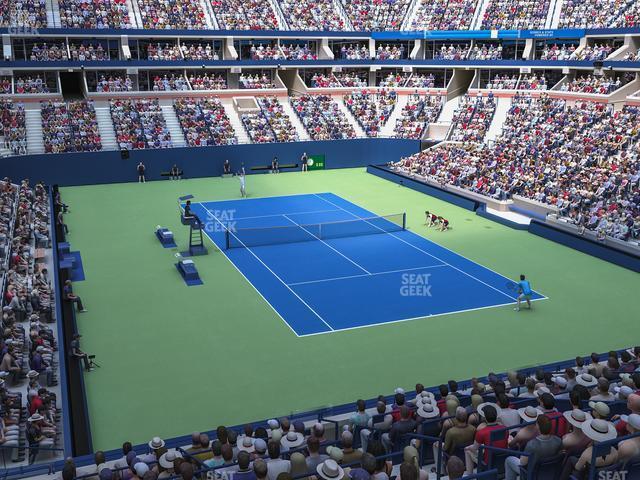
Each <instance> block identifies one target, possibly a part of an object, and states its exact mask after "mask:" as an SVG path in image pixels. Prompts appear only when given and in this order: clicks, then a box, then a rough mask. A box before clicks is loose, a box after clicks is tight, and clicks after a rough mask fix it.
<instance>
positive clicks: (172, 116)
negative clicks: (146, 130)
mask: <svg viewBox="0 0 640 480" xmlns="http://www.w3.org/2000/svg"><path fill="white" fill-rule="evenodd" d="M169 102H171V101H170V100H169ZM163 103H164V102H163V101H160V109H161V110H162V116H163V117H164V121H165V123H166V124H167V128H168V129H169V133H170V134H171V143H172V144H173V146H174V147H186V146H187V142H186V141H185V139H184V134H183V133H182V127H181V126H180V121H179V120H178V117H177V116H176V111H175V110H174V109H173V105H172V104H171V103H169V105H163Z"/></svg>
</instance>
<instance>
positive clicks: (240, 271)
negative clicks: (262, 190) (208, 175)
mask: <svg viewBox="0 0 640 480" xmlns="http://www.w3.org/2000/svg"><path fill="white" fill-rule="evenodd" d="M195 205H200V206H201V207H202V208H204V209H205V210H207V208H206V207H204V206H203V205H202V202H197V203H196V204H195ZM180 210H182V212H183V213H184V208H182V206H181V207H180ZM207 211H209V210H207ZM209 213H211V212H209ZM204 234H205V236H206V237H207V238H208V239H209V241H210V242H211V243H213V245H214V246H215V247H216V248H217V249H218V250H220V252H221V253H222V255H224V258H226V259H227V260H229V263H230V264H231V265H233V268H235V269H236V270H237V271H238V273H239V274H240V275H242V278H244V279H245V280H246V281H247V283H248V284H249V285H251V287H253V289H254V290H255V291H256V292H257V293H258V295H260V297H262V299H263V300H264V301H265V302H267V305H269V306H270V307H271V308H272V309H273V311H274V312H276V314H277V315H278V316H279V317H280V318H281V319H282V321H283V322H284V324H285V325H286V326H287V327H289V330H291V331H292V332H293V334H294V335H295V336H296V337H300V335H298V332H296V331H295V330H294V329H293V327H292V326H291V325H289V324H288V323H287V321H286V320H285V319H284V317H283V316H282V315H280V312H278V310H276V308H275V307H274V306H273V305H271V303H270V302H269V300H267V299H266V298H265V296H264V295H263V294H262V292H261V291H260V290H258V287H256V286H255V285H254V284H253V283H251V281H250V280H249V279H248V278H247V277H246V275H245V274H244V273H243V272H242V270H240V269H239V268H238V266H237V265H236V264H235V263H233V261H232V260H231V259H230V258H229V257H228V256H227V254H226V253H225V252H224V250H222V248H220V247H219V246H218V244H217V243H216V242H214V241H213V238H211V237H210V236H209V233H208V232H207V231H206V230H205V232H204ZM316 333H320V332H316ZM327 333H328V332H327Z"/></svg>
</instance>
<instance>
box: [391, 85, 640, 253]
mask: <svg viewBox="0 0 640 480" xmlns="http://www.w3.org/2000/svg"><path fill="white" fill-rule="evenodd" d="M639 133H640V110H639V109H638V107H635V106H625V107H624V108H623V109H621V110H618V111H616V110H615V109H614V106H613V105H608V104H604V103H597V102H579V103H577V104H575V105H568V104H567V102H566V100H563V99H552V98H550V97H548V96H546V95H545V94H542V96H541V97H540V98H532V97H531V96H530V95H517V96H516V97H515V98H514V101H513V104H512V106H511V109H510V111H509V113H508V115H507V119H506V121H505V123H504V125H503V130H502V134H501V135H500V136H499V137H498V138H497V139H496V141H495V145H492V146H489V145H481V144H472V143H466V144H463V145H457V144H447V145H445V146H442V147H437V148H434V149H431V150H427V151H424V152H421V153H420V154H417V155H415V156H413V157H410V158H409V159H405V161H404V163H403V164H402V165H403V167H402V168H406V169H408V170H411V171H414V172H418V173H420V174H422V175H428V176H430V177H432V178H434V180H437V181H439V182H441V183H445V184H451V185H456V186H459V187H461V188H465V189H469V190H471V191H474V192H477V193H481V194H483V195H487V196H490V197H493V198H497V199H501V200H502V199H507V198H510V197H511V196H512V195H516V194H517V195H520V196H523V197H526V198H529V199H532V200H536V201H538V202H542V203H546V204H549V205H552V206H555V207H557V208H558V211H559V214H560V216H561V217H563V218H566V219H569V221H571V222H573V223H575V224H576V225H578V226H579V227H580V228H581V229H589V230H593V231H596V232H598V235H599V236H601V237H604V236H605V235H609V236H613V237H616V238H619V239H621V240H627V239H630V238H637V237H638V234H639V233H640V206H639V201H638V199H639V198H640V197H639V192H640V190H639V188H640V185H639V181H640V158H639V156H638V153H637V144H638V135H639Z"/></svg>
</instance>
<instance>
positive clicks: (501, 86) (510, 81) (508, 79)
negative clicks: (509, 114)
mask: <svg viewBox="0 0 640 480" xmlns="http://www.w3.org/2000/svg"><path fill="white" fill-rule="evenodd" d="M517 84H518V75H515V74H514V75H511V76H509V75H507V74H502V75H501V74H497V75H496V76H495V77H493V78H491V79H489V81H488V82H487V85H486V86H485V88H487V89H489V90H515V88H516V85H517Z"/></svg>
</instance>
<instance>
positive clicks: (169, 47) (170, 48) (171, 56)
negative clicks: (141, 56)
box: [146, 42, 180, 60]
mask: <svg viewBox="0 0 640 480" xmlns="http://www.w3.org/2000/svg"><path fill="white" fill-rule="evenodd" d="M146 51H147V58H146V60H178V59H179V58H180V49H179V48H178V45H175V44H173V43H167V42H165V43H164V45H163V44H162V43H160V42H158V43H150V44H149V45H147V48H146Z"/></svg>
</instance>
